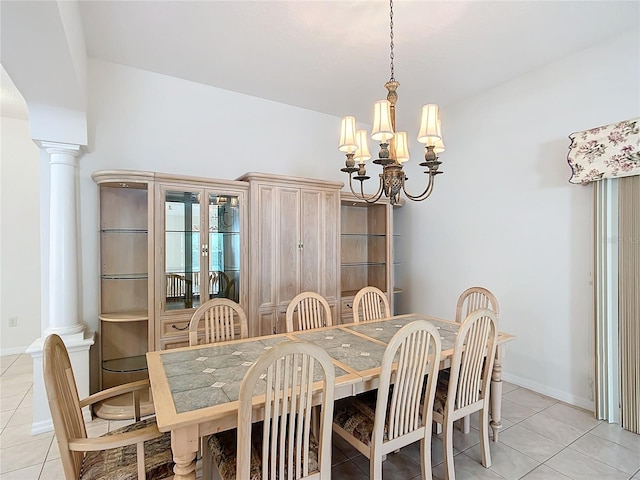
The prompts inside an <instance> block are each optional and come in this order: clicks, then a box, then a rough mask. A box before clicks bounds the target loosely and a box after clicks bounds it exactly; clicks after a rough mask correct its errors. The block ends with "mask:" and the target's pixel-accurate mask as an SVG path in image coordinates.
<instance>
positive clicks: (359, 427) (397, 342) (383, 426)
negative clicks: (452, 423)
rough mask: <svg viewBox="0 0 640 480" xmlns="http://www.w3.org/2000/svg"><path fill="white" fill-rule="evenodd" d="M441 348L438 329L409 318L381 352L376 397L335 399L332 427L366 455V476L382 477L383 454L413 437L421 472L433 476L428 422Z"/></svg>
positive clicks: (399, 446) (429, 477)
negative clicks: (367, 474)
mask: <svg viewBox="0 0 640 480" xmlns="http://www.w3.org/2000/svg"><path fill="white" fill-rule="evenodd" d="M441 350H442V346H441V341H440V335H439V333H438V330H437V329H436V327H435V326H434V325H433V324H432V323H430V322H428V321H426V320H417V321H415V322H412V323H409V324H408V325H405V326H404V327H402V328H401V329H400V330H398V333H396V334H395V335H394V336H393V338H392V339H391V341H390V342H389V344H388V345H387V348H386V350H385V352H384V356H383V357H382V365H381V367H380V375H379V380H378V382H379V383H378V395H377V399H376V402H375V403H370V402H368V401H367V397H368V395H365V396H356V397H349V398H344V399H342V400H338V402H336V406H335V420H334V424H333V430H334V431H335V432H336V433H337V434H338V435H340V436H341V437H342V438H344V439H345V440H346V441H347V442H349V443H350V444H351V445H353V446H354V447H355V448H356V449H357V450H358V451H359V452H360V453H362V454H363V455H364V456H366V457H367V458H368V459H369V478H371V479H381V478H382V461H383V457H384V456H385V455H386V454H388V453H390V452H393V451H396V450H398V449H399V448H401V447H404V446H406V445H409V444H411V443H413V442H416V441H418V440H419V441H420V456H421V462H420V464H421V467H422V478H423V480H425V479H431V478H433V477H432V474H431V424H432V409H433V400H434V396H435V393H436V384H437V381H438V369H439V367H440V354H441ZM396 355H398V358H397V360H396V359H395V357H396ZM394 361H397V366H395V367H394ZM392 373H393V374H394V381H393V382H391V375H392ZM389 391H391V393H390V394H387V392H389ZM372 407H373V408H374V410H373V411H372ZM370 413H373V419H371V418H370ZM371 420H373V421H371Z"/></svg>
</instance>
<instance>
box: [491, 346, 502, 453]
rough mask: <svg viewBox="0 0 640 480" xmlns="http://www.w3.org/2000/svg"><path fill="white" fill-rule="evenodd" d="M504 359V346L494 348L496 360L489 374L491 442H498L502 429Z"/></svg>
mask: <svg viewBox="0 0 640 480" xmlns="http://www.w3.org/2000/svg"><path fill="white" fill-rule="evenodd" d="M503 357H504V346H503V345H498V347H497V348H496V358H495V360H494V362H493V371H492V372H491V422H490V425H491V429H492V430H493V441H494V442H497V441H498V434H499V432H500V430H501V429H502V422H501V421H500V420H501V417H502V359H503Z"/></svg>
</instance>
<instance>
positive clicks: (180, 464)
mask: <svg viewBox="0 0 640 480" xmlns="http://www.w3.org/2000/svg"><path fill="white" fill-rule="evenodd" d="M198 440H199V439H198V426H197V425H189V426H187V427H183V428H179V429H176V430H173V431H172V432H171V451H172V452H173V461H174V462H175V463H176V465H175V467H173V473H174V474H175V475H174V477H173V478H174V480H195V478H196V453H197V452H198V445H199V441H198Z"/></svg>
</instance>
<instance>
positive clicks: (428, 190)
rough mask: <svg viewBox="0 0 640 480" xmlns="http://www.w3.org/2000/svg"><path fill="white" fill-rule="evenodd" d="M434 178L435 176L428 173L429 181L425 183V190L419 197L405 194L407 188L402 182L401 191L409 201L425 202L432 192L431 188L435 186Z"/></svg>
mask: <svg viewBox="0 0 640 480" xmlns="http://www.w3.org/2000/svg"><path fill="white" fill-rule="evenodd" d="M434 178H435V175H434V174H432V173H430V172H429V181H428V182H427V186H426V188H425V189H424V191H423V192H422V193H421V194H420V195H411V194H410V193H409V192H407V187H406V184H405V183H404V182H402V191H403V192H404V194H405V195H406V196H407V198H408V199H409V200H413V201H416V202H420V201H422V200H425V199H427V198H428V197H429V195H431V192H433V186H434V185H435V181H434Z"/></svg>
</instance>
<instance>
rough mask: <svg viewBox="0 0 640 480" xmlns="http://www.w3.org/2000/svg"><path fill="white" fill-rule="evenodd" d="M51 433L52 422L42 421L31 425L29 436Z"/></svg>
mask: <svg viewBox="0 0 640 480" xmlns="http://www.w3.org/2000/svg"><path fill="white" fill-rule="evenodd" d="M52 431H53V420H51V419H49V420H43V421H42V422H37V423H36V422H33V423H32V424H31V435H38V434H39V433H47V432H52Z"/></svg>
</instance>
